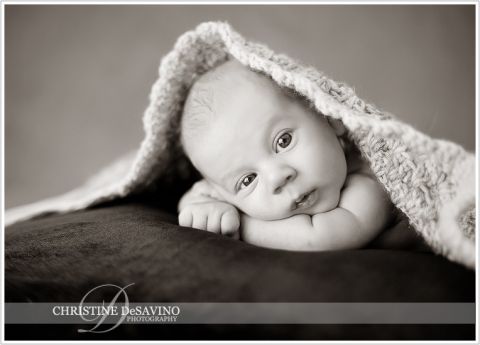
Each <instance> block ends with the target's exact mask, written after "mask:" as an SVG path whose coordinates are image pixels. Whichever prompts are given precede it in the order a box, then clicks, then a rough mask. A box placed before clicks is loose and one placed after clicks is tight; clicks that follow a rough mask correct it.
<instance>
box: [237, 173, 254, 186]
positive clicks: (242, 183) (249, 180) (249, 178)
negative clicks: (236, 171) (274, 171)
mask: <svg viewBox="0 0 480 345" xmlns="http://www.w3.org/2000/svg"><path fill="white" fill-rule="evenodd" d="M256 177H257V174H250V175H247V176H245V177H244V178H243V179H242V180H241V181H240V185H239V186H238V189H239V190H241V189H243V188H245V187H248V186H249V185H250V183H252V182H253V180H255V178H256Z"/></svg>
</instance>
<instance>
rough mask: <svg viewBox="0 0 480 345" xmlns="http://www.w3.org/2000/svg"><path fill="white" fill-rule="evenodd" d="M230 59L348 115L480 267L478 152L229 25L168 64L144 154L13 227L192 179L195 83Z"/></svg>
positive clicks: (423, 220)
mask: <svg viewBox="0 0 480 345" xmlns="http://www.w3.org/2000/svg"><path fill="white" fill-rule="evenodd" d="M229 57H233V58H235V59H237V60H238V61H239V62H240V63H242V64H244V65H245V66H248V67H249V68H251V69H252V70H255V71H259V72H262V73H264V74H266V75H268V76H270V77H271V78H272V79H273V80H274V81H275V82H276V83H278V84H279V85H281V86H283V87H287V88H290V89H293V90H295V91H296V92H297V93H299V94H301V95H302V96H304V97H305V98H306V99H307V100H309V101H310V102H311V103H312V105H313V107H314V109H315V110H316V111H317V112H318V113H319V114H320V113H321V114H324V115H325V116H330V117H332V118H335V119H340V120H341V121H342V122H343V124H344V125H345V127H346V129H347V132H348V133H347V135H348V136H349V139H350V140H351V142H353V143H354V145H356V146H357V147H358V149H359V151H360V152H361V154H362V156H363V157H364V158H365V159H366V160H367V161H368V163H369V164H370V166H371V169H372V171H373V173H374V174H375V175H376V177H377V179H378V181H379V182H380V183H381V184H382V185H383V186H384V188H385V189H386V191H387V192H388V194H389V195H390V197H391V200H392V202H393V204H394V205H395V206H396V207H397V208H398V209H399V210H400V211H402V212H403V213H404V214H405V215H406V216H407V217H408V219H409V221H410V224H411V225H412V226H413V228H414V229H415V230H416V231H417V232H418V233H419V234H420V235H421V236H422V237H423V238H424V239H425V240H426V242H427V243H428V244H429V245H430V246H431V247H432V248H433V250H434V251H435V252H436V253H438V254H440V255H444V256H445V257H447V258H449V259H450V260H452V261H455V262H458V263H461V264H463V265H465V266H467V267H470V268H474V267H475V240H474V238H475V158H474V155H473V154H472V153H468V152H466V151H465V150H464V149H463V148H462V147H461V146H459V145H457V144H455V143H452V142H449V141H445V140H438V139H433V138H431V137H429V136H427V135H425V134H424V133H421V132H419V131H417V130H416V129H414V128H412V127H411V126H409V125H408V124H405V123H403V122H401V121H400V120H398V119H396V118H395V117H394V116H392V115H391V114H389V113H386V112H384V111H381V110H379V109H378V108H376V107H375V106H373V105H371V104H368V103H366V102H365V101H363V100H362V99H360V98H359V97H357V95H356V94H355V93H354V91H353V89H352V88H350V87H349V86H347V85H345V84H343V83H338V82H335V81H334V80H332V79H330V78H328V77H327V76H326V75H324V74H323V73H322V72H320V71H318V70H317V69H315V68H312V67H307V66H302V65H301V64H299V63H297V62H296V61H294V60H293V59H291V58H289V57H287V56H285V55H283V54H276V53H274V52H273V51H271V50H270V49H269V48H267V47H266V46H265V45H263V44H259V43H255V42H250V41H247V40H245V39H244V38H243V37H242V36H241V35H240V34H238V33H237V32H235V31H234V30H233V29H232V28H231V27H230V26H229V25H228V24H227V23H221V22H207V23H202V24H200V25H199V26H198V27H197V28H196V29H195V30H193V31H189V32H186V33H185V34H183V35H182V36H181V37H180V38H179V39H178V40H177V42H176V44H175V46H174V48H173V50H172V51H171V52H169V53H168V54H167V55H166V56H165V57H164V58H163V59H162V61H161V64H160V67H159V77H158V79H157V80H156V82H155V83H154V85H153V87H152V90H151V94H150V104H149V105H148V107H147V109H146V111H145V114H144V117H143V124H144V130H145V138H144V140H143V142H142V143H141V145H140V147H139V149H138V150H137V151H136V152H133V153H131V154H128V155H126V156H125V157H122V158H120V159H119V160H118V161H116V162H114V163H113V164H112V165H110V166H109V167H107V168H106V169H104V170H103V171H100V172H99V173H98V174H97V175H95V176H94V177H92V178H91V179H90V180H89V181H87V182H86V183H85V184H84V185H83V186H81V187H79V188H77V189H75V190H73V191H71V192H69V193H67V194H64V195H61V196H58V197H54V198H51V199H47V200H43V201H41V202H37V203H34V204H31V205H26V206H22V207H18V208H14V209H12V210H8V211H7V212H6V219H5V224H6V225H9V224H12V223H14V222H18V221H21V220H25V219H29V218H32V217H34V216H38V215H42V214H45V213H50V212H69V211H74V210H79V209H83V208H86V207H89V206H93V205H97V204H99V203H102V202H104V201H109V200H113V199H117V198H122V197H125V196H128V195H132V194H136V193H141V192H142V191H145V190H147V189H149V188H154V186H155V185H156V184H158V183H159V181H163V182H165V181H169V182H168V183H180V182H181V181H182V180H183V181H184V180H186V179H187V178H188V177H189V176H191V173H192V171H191V165H190V164H189V163H188V160H187V159H186V157H185V155H184V154H183V151H182V148H181V146H180V141H179V140H178V139H179V120H180V116H181V113H182V107H183V103H184V101H185V99H186V96H187V94H188V90H189V88H190V86H191V85H192V84H193V83H194V81H195V80H196V79H197V78H198V77H199V76H200V75H202V74H203V73H205V72H206V71H208V70H209V69H211V68H213V67H215V66H217V65H219V64H220V63H222V62H224V61H225V60H226V59H228V58H229Z"/></svg>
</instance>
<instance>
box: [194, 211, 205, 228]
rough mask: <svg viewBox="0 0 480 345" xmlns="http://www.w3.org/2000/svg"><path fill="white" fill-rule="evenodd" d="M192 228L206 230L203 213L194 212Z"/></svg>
mask: <svg viewBox="0 0 480 345" xmlns="http://www.w3.org/2000/svg"><path fill="white" fill-rule="evenodd" d="M192 228H195V229H200V230H207V216H206V215H203V214H194V215H193V224H192Z"/></svg>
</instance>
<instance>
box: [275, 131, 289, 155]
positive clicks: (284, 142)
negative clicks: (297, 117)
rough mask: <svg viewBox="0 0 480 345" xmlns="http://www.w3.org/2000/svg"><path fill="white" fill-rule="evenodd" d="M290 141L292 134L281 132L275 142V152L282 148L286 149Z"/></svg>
mask: <svg viewBox="0 0 480 345" xmlns="http://www.w3.org/2000/svg"><path fill="white" fill-rule="evenodd" d="M291 142H292V134H290V133H289V132H285V133H283V134H282V135H280V136H279V137H278V139H277V142H276V143H275V152H279V151H282V150H283V149H286V148H287V147H288V145H290V143H291Z"/></svg>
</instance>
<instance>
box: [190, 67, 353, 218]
mask: <svg viewBox="0 0 480 345" xmlns="http://www.w3.org/2000/svg"><path fill="white" fill-rule="evenodd" d="M181 132H182V138H181V140H182V144H183V146H184V149H185V152H186V154H187V155H188V157H189V158H190V160H191V161H192V164H193V165H194V166H195V168H197V169H198V170H199V172H200V173H201V174H202V175H203V177H204V178H205V179H206V180H207V181H209V182H210V183H211V184H212V186H213V187H214V188H215V190H216V192H217V193H218V194H219V195H221V196H222V198H223V199H225V200H226V201H227V202H229V203H231V204H233V205H235V206H236V207H237V208H238V209H240V210H241V211H243V212H244V213H246V214H248V215H249V216H251V217H254V218H258V219H263V220H275V219H282V218H287V217H290V216H292V215H295V214H301V213H304V214H310V215H313V214H316V213H321V212H326V211H329V210H332V209H334V208H335V207H337V205H338V202H339V199H340V191H341V189H342V187H343V184H344V182H345V178H346V172H347V168H346V159H345V154H344V151H343V148H342V145H341V144H340V140H339V136H340V135H342V134H343V127H342V126H339V125H338V124H337V123H335V124H333V123H330V122H329V121H327V119H326V118H325V117H324V116H322V115H319V114H318V113H316V112H315V111H313V110H312V109H310V107H308V106H307V105H306V104H305V102H304V101H303V100H301V99H299V98H298V97H295V96H294V95H293V94H292V93H289V92H287V91H285V90H282V89H281V88H280V87H279V86H278V85H277V84H276V83H274V82H273V81H272V80H271V79H270V78H268V77H266V76H264V75H261V74H259V73H257V72H254V71H252V70H250V69H248V68H247V67H245V66H243V65H241V64H240V63H239V62H238V61H236V60H233V59H232V60H229V61H227V62H225V63H223V64H222V65H220V66H218V67H216V68H215V69H213V70H211V71H209V72H207V73H206V74H204V75H203V76H201V77H200V78H199V80H198V81H196V83H195V84H194V85H193V87H192V89H191V90H190V94H189V95H188V98H187V100H186V103H185V107H184V112H183V116H182V122H181Z"/></svg>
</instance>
